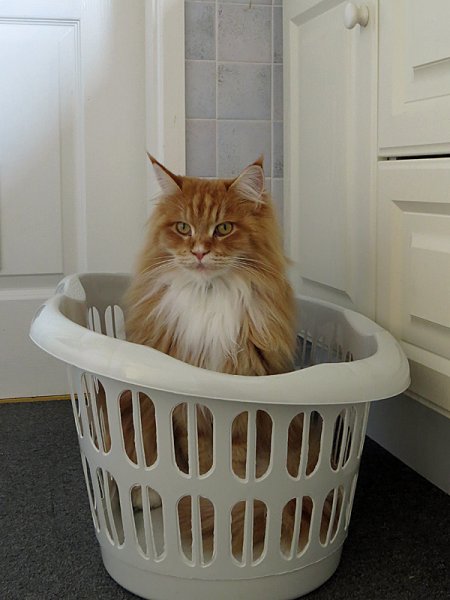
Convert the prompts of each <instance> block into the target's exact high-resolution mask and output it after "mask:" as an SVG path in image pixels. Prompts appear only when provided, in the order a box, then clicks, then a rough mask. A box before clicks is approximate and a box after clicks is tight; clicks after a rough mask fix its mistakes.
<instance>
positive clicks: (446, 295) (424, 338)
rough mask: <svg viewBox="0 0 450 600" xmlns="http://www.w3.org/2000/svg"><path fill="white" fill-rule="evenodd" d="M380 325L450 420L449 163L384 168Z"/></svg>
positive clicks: (416, 382) (422, 390)
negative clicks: (394, 338)
mask: <svg viewBox="0 0 450 600" xmlns="http://www.w3.org/2000/svg"><path fill="white" fill-rule="evenodd" d="M378 193H379V198H378V234H377V246H378V257H379V261H378V266H377V276H378V285H377V320H378V321H379V322H380V323H381V324H382V325H383V326H385V327H386V328H388V329H390V330H391V331H392V332H393V333H394V334H395V335H396V336H397V338H398V339H399V340H401V341H402V343H403V345H404V349H405V351H406V353H407V355H408V358H409V359H410V361H411V370H412V387H411V390H412V391H413V392H415V393H416V394H418V395H420V396H422V397H425V398H426V400H428V401H430V402H432V403H434V404H435V405H436V406H438V407H439V408H440V409H442V410H443V411H444V412H445V411H448V412H449V414H450V159H447V158H445V159H444V158H442V159H425V160H405V161H401V160H396V161H383V162H380V163H379V190H378Z"/></svg>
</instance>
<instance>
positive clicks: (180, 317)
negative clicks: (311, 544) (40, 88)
mask: <svg viewBox="0 0 450 600" xmlns="http://www.w3.org/2000/svg"><path fill="white" fill-rule="evenodd" d="M149 159H150V161H151V163H152V165H153V168H154V172H155V174H156V178H157V180H158V182H159V185H160V187H161V190H162V194H161V197H160V198H159V202H158V203H157V205H156V206H155V208H154V211H153V213H152V217H151V219H150V221H149V228H148V232H147V237H146V240H145V243H144V246H143V249H142V251H141V253H140V256H139V259H138V262H137V268H136V272H135V274H134V277H133V278H132V281H131V284H130V288H129V290H128V292H127V295H126V301H125V329H126V339H127V340H128V341H130V342H134V343H138V344H144V345H147V346H151V347H152V348H155V349H157V350H159V351H161V352H164V353H166V354H168V355H170V356H173V357H175V358H177V359H180V360H182V361H185V362H188V363H190V364H192V365H195V366H197V367H201V368H205V369H209V370H213V371H219V372H223V373H229V374H235V375H273V374H280V373H286V372H288V371H291V370H292V369H293V368H294V355H295V349H296V334H295V301H294V294H293V291H292V288H291V286H290V283H289V281H288V278H287V274H286V266H287V260H286V258H285V256H284V253H283V248H282V241H281V232H280V228H279V225H278V222H277V219H276V216H275V210H274V206H273V203H272V200H271V198H270V195H269V193H268V192H267V191H266V190H265V178H264V170H263V161H262V158H259V159H258V160H257V161H255V162H254V163H252V164H250V165H249V166H248V167H246V168H245V169H244V170H243V171H242V172H241V174H240V175H239V176H238V177H236V178H234V179H214V180H210V179H200V178H193V177H185V176H179V175H174V174H173V173H171V172H170V171H169V170H168V169H167V168H166V167H165V166H163V165H162V164H161V163H159V162H158V161H157V160H156V159H155V158H153V157H152V156H150V155H149ZM121 412H122V424H123V429H124V442H125V449H126V452H127V454H128V456H129V457H130V458H131V459H132V460H133V461H134V462H136V450H135V447H134V429H133V423H132V407H131V399H130V397H129V396H128V398H127V397H125V398H122V401H121ZM141 413H142V414H141V419H142V429H143V432H144V435H143V439H144V453H145V457H146V462H147V464H152V463H153V462H154V461H155V458H156V424H155V415H154V408H153V405H152V404H151V403H143V402H142V401H141ZM197 420H198V451H199V471H200V473H204V472H206V471H207V470H208V469H209V467H210V466H211V464H212V456H211V454H212V440H213V431H212V421H211V419H210V416H209V414H208V413H207V412H205V411H201V410H198V412H197ZM173 423H174V434H175V435H174V437H175V453H176V460H177V464H178V466H179V468H180V469H181V470H182V471H184V472H188V458H187V457H188V449H187V436H186V433H185V428H186V413H185V407H184V405H181V406H179V407H177V408H176V409H175V411H174V414H173ZM302 429H303V416H301V415H299V416H298V417H296V418H295V419H294V421H293V422H292V425H291V428H290V431H289V438H290V440H289V448H290V450H291V452H290V455H288V457H287V467H288V471H289V472H290V473H292V472H293V471H294V470H295V465H294V463H295V461H296V460H297V463H298V454H299V445H300V444H301V438H302ZM257 430H258V447H257V449H256V473H257V474H258V472H264V470H265V469H266V468H267V466H268V463H269V457H270V444H271V423H270V418H268V416H267V414H266V413H265V412H263V411H258V416H257ZM246 439H247V416H246V414H245V413H244V414H242V415H241V416H239V417H238V418H237V419H236V420H235V421H234V424H233V430H232V442H233V456H232V463H233V470H234V472H235V473H236V474H237V475H239V476H241V477H242V476H244V475H245V469H246V455H247V453H246V443H247V442H246ZM319 443H320V436H319V437H318V436H317V435H315V434H314V432H313V433H312V435H311V436H310V445H314V446H315V447H316V450H315V451H314V452H311V451H310V452H309V454H308V455H309V457H310V460H311V461H312V462H314V461H317V455H318V445H319ZM295 455H296V456H297V459H295ZM314 464H315V463H314ZM297 468H298V464H297ZM308 468H309V469H310V471H311V470H312V467H311V465H309V466H308ZM150 502H151V505H152V507H155V506H157V505H158V504H160V499H159V497H158V495H157V494H156V493H153V495H151V497H150ZM133 503H134V505H135V506H137V507H139V506H141V498H140V493H139V492H137V493H136V491H135V496H134V498H133ZM179 511H180V527H181V531H182V534H183V535H184V534H186V535H188V534H189V532H188V529H189V528H190V506H189V503H187V504H186V503H185V504H183V503H181V504H180V505H179ZM244 512H245V508H244V504H243V503H240V506H239V505H238V507H237V509H236V510H235V511H234V513H233V524H232V530H233V531H232V540H233V549H234V551H235V552H238V551H239V548H242V543H243V522H244ZM307 512H308V511H307ZM201 513H202V534H203V537H204V539H208V536H209V538H210V537H211V535H212V532H213V527H214V523H213V520H214V518H213V513H212V512H211V508H209V507H208V506H206V505H202V506H201ZM294 513H295V502H293V503H292V502H291V503H290V504H288V505H287V507H286V509H285V511H284V515H283V531H282V536H284V537H285V538H286V539H287V538H288V537H289V535H291V536H292V531H293V522H294ZM309 517H310V511H309V515H306V518H309ZM265 519H266V515H265V507H264V505H263V504H262V503H259V504H258V503H255V507H254V534H253V542H254V544H258V543H260V542H261V541H262V540H263V539H264V530H265Z"/></svg>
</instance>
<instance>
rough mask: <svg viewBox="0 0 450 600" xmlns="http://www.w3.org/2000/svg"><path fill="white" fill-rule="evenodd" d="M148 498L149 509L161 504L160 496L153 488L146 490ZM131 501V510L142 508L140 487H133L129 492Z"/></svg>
mask: <svg viewBox="0 0 450 600" xmlns="http://www.w3.org/2000/svg"><path fill="white" fill-rule="evenodd" d="M148 499H149V502H150V508H151V509H153V508H158V506H161V496H160V495H159V494H158V492H155V490H152V489H149V490H148ZM131 501H132V503H133V510H142V491H141V488H140V487H135V488H134V489H133V491H132V492H131Z"/></svg>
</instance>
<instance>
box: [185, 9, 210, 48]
mask: <svg viewBox="0 0 450 600" xmlns="http://www.w3.org/2000/svg"><path fill="white" fill-rule="evenodd" d="M215 23H216V5H215V4H214V3H212V2H208V3H207V2H187V3H186V5H185V38H186V41H185V46H186V59H192V60H215V58H216V25H215Z"/></svg>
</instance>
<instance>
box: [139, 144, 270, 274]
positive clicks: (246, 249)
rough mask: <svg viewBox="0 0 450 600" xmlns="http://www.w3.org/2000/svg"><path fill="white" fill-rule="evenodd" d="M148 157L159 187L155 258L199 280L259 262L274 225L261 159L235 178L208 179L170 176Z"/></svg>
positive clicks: (243, 270)
mask: <svg viewBox="0 0 450 600" xmlns="http://www.w3.org/2000/svg"><path fill="white" fill-rule="evenodd" d="M149 158H150V160H151V162H152V164H153V167H154V170H155V173H156V177H157V179H158V182H159V185H160V187H161V190H162V196H161V199H160V201H159V203H158V205H157V207H156V209H155V211H154V214H153V218H152V227H151V231H152V239H151V243H152V244H154V247H153V254H154V256H155V257H158V258H160V260H161V261H164V264H165V265H166V266H167V267H170V269H171V270H173V269H177V270H178V269H179V270H181V271H183V272H184V273H186V274H190V275H191V276H192V277H193V278H195V279H199V280H209V279H212V278H214V277H216V276H219V275H224V274H225V273H227V272H229V271H230V270H232V271H235V272H240V273H242V274H245V273H246V272H250V271H252V270H254V269H255V267H257V265H258V263H261V264H262V261H261V258H262V257H264V254H265V252H267V250H268V249H269V246H270V245H271V242H273V238H274V237H275V238H278V227H277V224H276V221H275V218H274V215H273V208H272V205H271V202H270V199H269V197H268V195H267V194H266V193H265V191H264V171H263V166H262V159H261V158H260V159H258V160H257V161H256V162H254V163H253V164H251V165H250V166H248V167H247V168H245V169H244V170H243V171H242V173H241V174H240V175H239V176H238V177H236V178H235V179H212V180H211V179H198V178H193V177H183V176H179V175H174V174H173V173H171V172H170V171H169V170H168V169H167V168H166V167H164V166H163V165H161V164H160V163H159V162H158V161H157V160H156V159H154V158H153V157H151V156H150V155H149Z"/></svg>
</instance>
